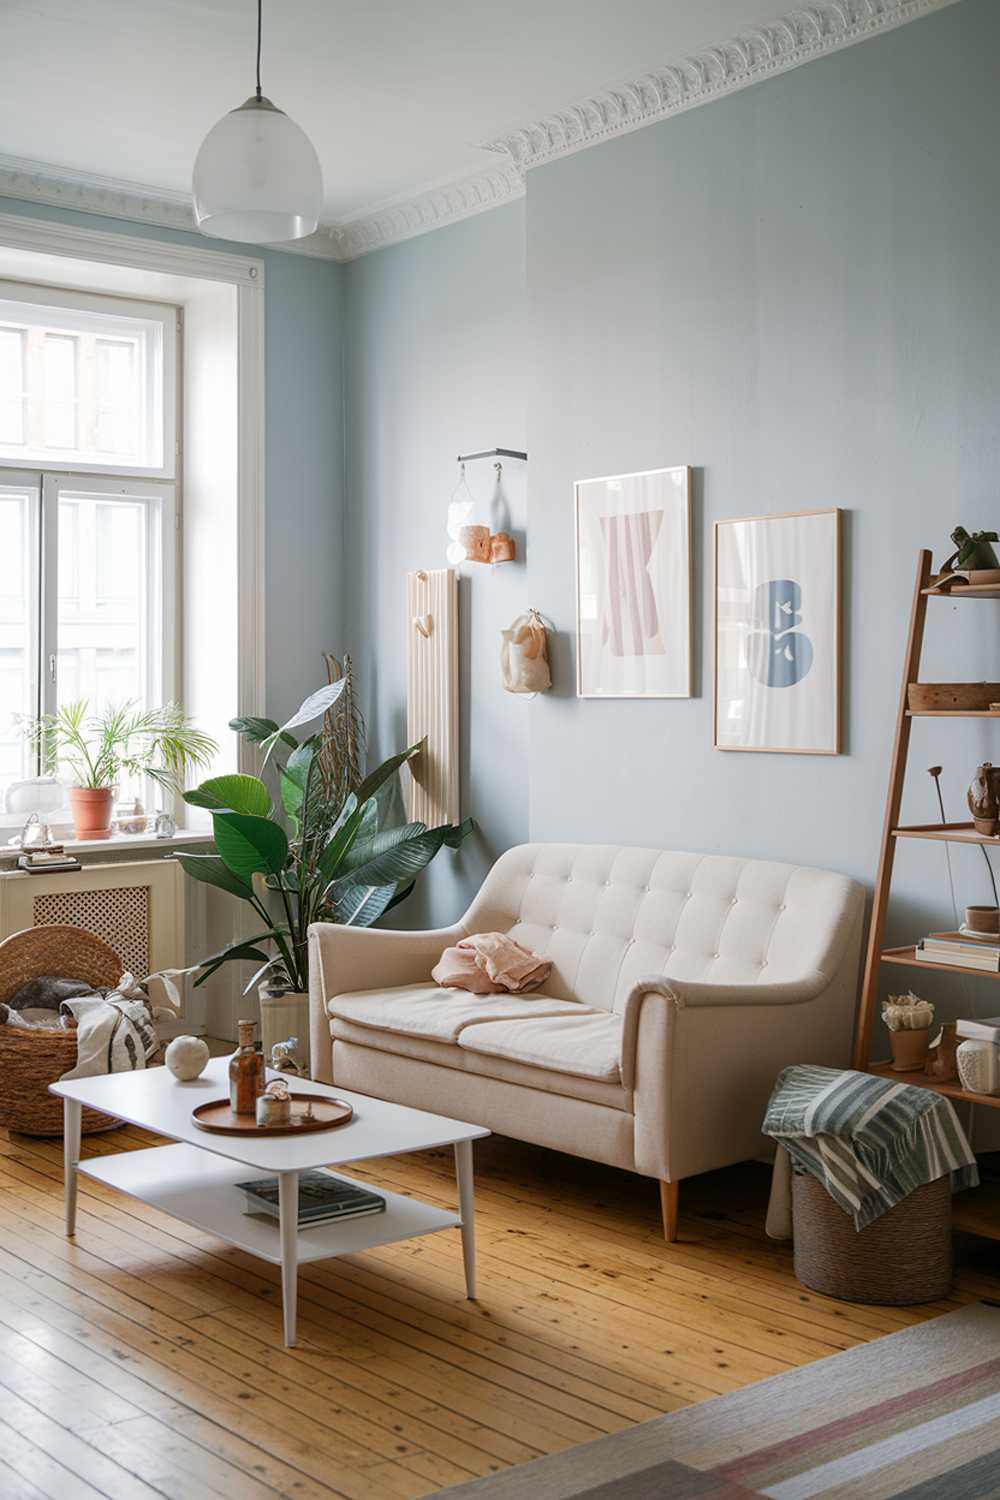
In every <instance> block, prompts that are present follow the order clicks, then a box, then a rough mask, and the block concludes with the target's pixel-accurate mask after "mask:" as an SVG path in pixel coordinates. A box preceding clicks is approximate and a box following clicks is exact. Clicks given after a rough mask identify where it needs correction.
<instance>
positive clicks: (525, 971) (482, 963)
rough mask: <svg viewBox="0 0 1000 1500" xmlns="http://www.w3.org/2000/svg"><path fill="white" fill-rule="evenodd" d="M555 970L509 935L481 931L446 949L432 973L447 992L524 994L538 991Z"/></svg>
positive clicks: (548, 961)
mask: <svg viewBox="0 0 1000 1500" xmlns="http://www.w3.org/2000/svg"><path fill="white" fill-rule="evenodd" d="M551 970H552V963H551V960H549V959H547V958H539V956H538V954H537V953H532V951H531V949H530V948H525V947H523V946H522V944H521V943H517V942H515V941H514V939H513V938H510V937H508V936H507V934H506V933H505V932H478V933H476V934H474V935H473V936H472V937H467V938H462V940H461V942H459V943H458V944H457V945H456V946H455V947H454V948H446V949H445V950H444V952H443V953H442V955H441V957H440V958H439V959H438V962H437V963H436V964H435V966H434V968H433V969H432V970H431V978H432V979H433V980H434V982H435V983H436V984H439V985H441V987H442V988H443V989H457V990H470V991H471V992H472V994H474V995H501V994H514V995H517V994H523V993H524V992H525V991H527V990H537V989H538V987H539V985H541V984H544V983H545V981H546V979H547V978H548V977H549V974H550V972H551Z"/></svg>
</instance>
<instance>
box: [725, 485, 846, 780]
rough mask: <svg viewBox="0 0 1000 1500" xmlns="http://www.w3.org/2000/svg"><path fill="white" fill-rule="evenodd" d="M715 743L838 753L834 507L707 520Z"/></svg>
mask: <svg viewBox="0 0 1000 1500" xmlns="http://www.w3.org/2000/svg"><path fill="white" fill-rule="evenodd" d="M714 718H715V747H716V749H717V750H773V751H785V752H789V753H796V752H798V753H799V754H809V755H837V754H838V753H839V751H840V511H839V510H806V511H797V512H794V513H792V514H789V515H775V516H744V517H741V518H739V519H737V520H732V521H717V522H716V523H715V715H714Z"/></svg>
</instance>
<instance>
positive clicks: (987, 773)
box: [968, 760, 1000, 838]
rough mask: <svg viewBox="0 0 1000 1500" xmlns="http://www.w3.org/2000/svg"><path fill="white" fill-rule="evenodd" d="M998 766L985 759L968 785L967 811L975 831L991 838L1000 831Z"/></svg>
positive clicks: (999, 773) (999, 779) (999, 768)
mask: <svg viewBox="0 0 1000 1500" xmlns="http://www.w3.org/2000/svg"><path fill="white" fill-rule="evenodd" d="M998 793H1000V767H996V766H993V765H991V763H990V762H989V761H988V760H986V761H983V764H982V765H981V766H979V767H978V769H977V770H976V774H975V776H974V777H973V778H972V784H971V786H970V787H969V794H968V801H969V811H970V812H971V813H972V823H973V827H974V828H975V830H976V832H977V833H981V834H984V835H985V836H986V837H987V838H992V837H993V836H994V835H995V834H996V833H998V832H1000V795H998Z"/></svg>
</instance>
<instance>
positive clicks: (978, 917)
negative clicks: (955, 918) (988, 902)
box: [965, 906, 1000, 937]
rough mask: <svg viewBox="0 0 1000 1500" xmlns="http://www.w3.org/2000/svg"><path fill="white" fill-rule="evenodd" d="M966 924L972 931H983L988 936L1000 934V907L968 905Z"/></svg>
mask: <svg viewBox="0 0 1000 1500" xmlns="http://www.w3.org/2000/svg"><path fill="white" fill-rule="evenodd" d="M965 925H966V927H967V928H968V929H969V931H970V932H981V933H983V934H984V935H985V936H988V937H997V936H998V935H1000V907H997V906H967V907H966V908H965Z"/></svg>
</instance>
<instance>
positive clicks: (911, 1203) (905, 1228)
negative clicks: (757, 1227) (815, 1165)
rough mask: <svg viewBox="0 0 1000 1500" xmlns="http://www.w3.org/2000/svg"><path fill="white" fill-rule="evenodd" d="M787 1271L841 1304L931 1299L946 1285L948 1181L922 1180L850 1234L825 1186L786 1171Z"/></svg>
mask: <svg viewBox="0 0 1000 1500" xmlns="http://www.w3.org/2000/svg"><path fill="white" fill-rule="evenodd" d="M792 1212H793V1215H794V1233H795V1274H796V1276H797V1277H798V1279H799V1280H800V1281H801V1282H802V1284H803V1286H807V1287H810V1288H811V1289H812V1290H813V1291H814V1292H821V1293H822V1294H823V1295H824V1296H825V1297H837V1298H839V1299H840V1300H841V1301H843V1302H874V1303H878V1304H881V1305H883V1306H899V1307H902V1306H909V1305H911V1304H913V1303H917V1302H937V1301H939V1300H940V1299H941V1298H942V1297H947V1296H948V1295H949V1293H950V1292H951V1286H952V1261H951V1178H950V1176H949V1175H948V1174H947V1173H946V1174H945V1175H944V1177H939V1178H937V1180H936V1181H935V1182H928V1183H925V1185H924V1186H923V1187H919V1188H917V1189H916V1190H915V1191H914V1192H912V1193H910V1194H909V1196H908V1197H906V1198H904V1199H903V1200H902V1202H901V1203H897V1204H896V1206H895V1208H890V1210H889V1212H888V1213H885V1214H883V1215H882V1217H881V1218H880V1219H876V1220H875V1222H874V1224H869V1225H868V1226H867V1228H865V1229H861V1230H857V1229H855V1227H854V1221H853V1220H852V1219H851V1216H850V1215H849V1214H846V1213H845V1212H844V1210H843V1209H842V1208H841V1207H840V1205H839V1203H836V1202H835V1201H834V1200H833V1198H831V1197H830V1194H829V1193H828V1192H827V1190H826V1188H825V1187H824V1186H823V1184H822V1183H821V1182H819V1181H818V1180H817V1179H816V1178H815V1177H812V1176H811V1175H809V1174H808V1173H803V1172H793V1174H792Z"/></svg>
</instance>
